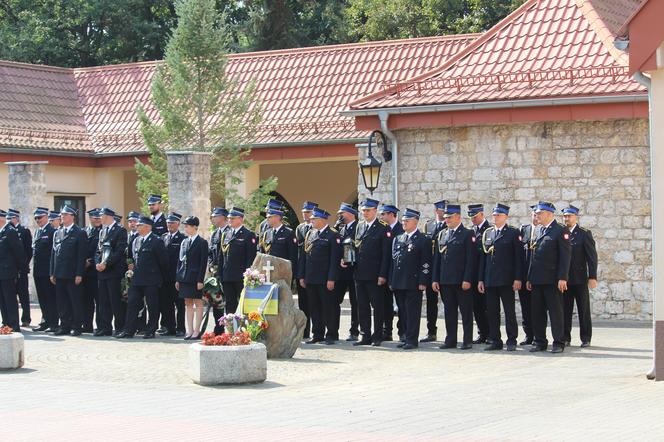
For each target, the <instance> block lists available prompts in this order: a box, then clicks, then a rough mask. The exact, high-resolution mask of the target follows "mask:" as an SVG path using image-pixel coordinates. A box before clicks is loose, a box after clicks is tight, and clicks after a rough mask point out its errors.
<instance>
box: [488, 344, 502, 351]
mask: <svg viewBox="0 0 664 442" xmlns="http://www.w3.org/2000/svg"><path fill="white" fill-rule="evenodd" d="M502 349H503V346H502V344H489V345H487V346H486V347H484V351H492V350H502Z"/></svg>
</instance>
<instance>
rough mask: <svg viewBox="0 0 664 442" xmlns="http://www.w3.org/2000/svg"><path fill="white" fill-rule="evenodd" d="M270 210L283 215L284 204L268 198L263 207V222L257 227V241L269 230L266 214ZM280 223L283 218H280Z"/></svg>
mask: <svg viewBox="0 0 664 442" xmlns="http://www.w3.org/2000/svg"><path fill="white" fill-rule="evenodd" d="M272 209H274V210H278V211H280V212H282V213H283V212H284V203H282V202H281V201H279V200H275V199H272V198H270V199H269V200H268V201H267V204H266V205H265V212H264V215H265V219H264V220H263V221H261V223H260V224H259V225H258V229H256V238H258V239H259V240H260V238H261V237H262V236H263V234H264V233H265V232H266V231H267V230H269V229H270V223H269V221H268V219H267V214H268V212H269V211H270V210H272ZM282 223H283V216H282ZM258 251H259V252H260V241H259V250H258Z"/></svg>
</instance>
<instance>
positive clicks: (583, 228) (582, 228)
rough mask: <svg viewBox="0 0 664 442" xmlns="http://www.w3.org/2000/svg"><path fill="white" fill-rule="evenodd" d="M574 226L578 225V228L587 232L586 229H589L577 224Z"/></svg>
mask: <svg viewBox="0 0 664 442" xmlns="http://www.w3.org/2000/svg"><path fill="white" fill-rule="evenodd" d="M576 227H578V228H579V229H581V230H583V231H584V232H588V231H589V230H588V229H586V228H585V227H581V226H579V225H577V226H576Z"/></svg>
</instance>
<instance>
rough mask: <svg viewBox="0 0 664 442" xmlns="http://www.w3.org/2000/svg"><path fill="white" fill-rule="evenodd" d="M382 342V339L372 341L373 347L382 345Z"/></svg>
mask: <svg viewBox="0 0 664 442" xmlns="http://www.w3.org/2000/svg"><path fill="white" fill-rule="evenodd" d="M381 342H382V341H373V342H372V343H371V346H372V347H380V343H381Z"/></svg>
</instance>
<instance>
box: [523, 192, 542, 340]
mask: <svg viewBox="0 0 664 442" xmlns="http://www.w3.org/2000/svg"><path fill="white" fill-rule="evenodd" d="M536 208H537V204H535V205H532V206H530V218H531V222H530V224H523V225H522V226H521V228H520V229H519V233H520V235H521V259H522V263H523V265H522V269H523V272H522V274H523V279H522V280H521V290H519V304H521V326H522V327H523V332H524V333H525V334H526V338H525V339H524V340H523V341H521V342H519V345H532V343H533V317H532V309H531V306H530V300H531V299H532V296H531V295H532V294H531V292H530V290H528V288H527V287H526V276H528V268H529V267H530V256H531V255H532V248H531V246H532V245H533V244H534V243H535V240H536V239H537V235H539V231H538V229H537V214H536V213H535V210H536Z"/></svg>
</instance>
